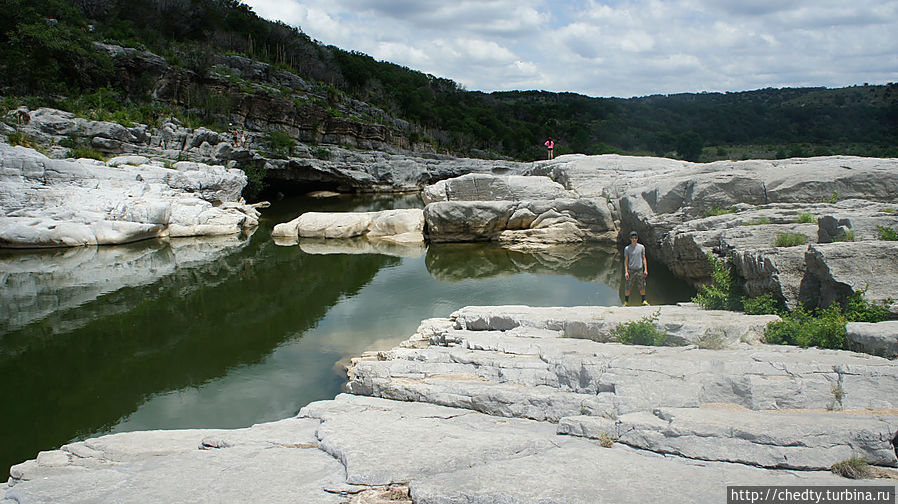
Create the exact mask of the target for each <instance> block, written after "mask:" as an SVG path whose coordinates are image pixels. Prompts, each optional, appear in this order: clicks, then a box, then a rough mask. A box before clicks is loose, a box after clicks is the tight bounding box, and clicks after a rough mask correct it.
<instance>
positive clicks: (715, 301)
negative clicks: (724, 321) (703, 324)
mask: <svg viewBox="0 0 898 504" xmlns="http://www.w3.org/2000/svg"><path fill="white" fill-rule="evenodd" d="M707 258H708V264H710V266H711V283H710V284H707V285H702V286H699V288H698V294H696V295H695V297H693V298H692V301H693V302H694V303H698V304H699V305H701V307H702V308H704V309H705V310H739V309H740V308H741V306H740V305H741V300H740V299H739V298H740V292H739V289H738V287H737V286H736V283H735V281H734V279H733V274H732V273H731V272H730V269H729V267H728V265H727V262H726V261H722V260H720V259H718V258H717V257H715V256H714V254H712V253H711V252H708V255H707Z"/></svg>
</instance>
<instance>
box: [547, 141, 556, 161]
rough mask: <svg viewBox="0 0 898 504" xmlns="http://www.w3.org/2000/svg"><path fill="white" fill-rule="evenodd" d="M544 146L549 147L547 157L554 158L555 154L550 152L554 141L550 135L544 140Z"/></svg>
mask: <svg viewBox="0 0 898 504" xmlns="http://www.w3.org/2000/svg"><path fill="white" fill-rule="evenodd" d="M546 148H547V149H549V158H548V159H555V154H554V153H553V152H552V151H553V149H555V141H554V140H552V138H551V137H550V138H549V139H548V140H546Z"/></svg>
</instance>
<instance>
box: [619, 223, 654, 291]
mask: <svg viewBox="0 0 898 504" xmlns="http://www.w3.org/2000/svg"><path fill="white" fill-rule="evenodd" d="M638 242H639V234H638V233H637V232H636V231H630V244H629V245H627V246H626V247H624V278H626V280H627V288H626V290H625V291H624V306H627V305H628V304H630V290H632V288H633V284H634V283H635V284H636V286H637V287H638V288H639V294H640V295H641V296H642V304H644V305H648V304H649V302H648V301H646V300H645V278H646V277H647V276H649V264H648V262H647V261H646V259H645V247H644V246H643V245H642V244H641V243H638Z"/></svg>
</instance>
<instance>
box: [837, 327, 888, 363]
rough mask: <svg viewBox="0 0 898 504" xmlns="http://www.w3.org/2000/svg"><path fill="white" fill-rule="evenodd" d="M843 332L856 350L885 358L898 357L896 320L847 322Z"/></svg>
mask: <svg viewBox="0 0 898 504" xmlns="http://www.w3.org/2000/svg"><path fill="white" fill-rule="evenodd" d="M845 332H846V337H847V338H848V341H849V342H850V343H849V344H850V345H851V346H852V347H853V348H855V349H857V350H858V351H861V352H864V353H868V354H872V355H879V356H881V357H885V358H887V359H894V358H896V357H898V321H894V320H893V321H887V322H877V323H875V324H874V323H869V322H849V323H847V324H845Z"/></svg>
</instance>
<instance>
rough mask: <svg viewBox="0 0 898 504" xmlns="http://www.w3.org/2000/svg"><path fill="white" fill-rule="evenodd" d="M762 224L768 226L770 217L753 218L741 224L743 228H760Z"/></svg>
mask: <svg viewBox="0 0 898 504" xmlns="http://www.w3.org/2000/svg"><path fill="white" fill-rule="evenodd" d="M763 224H770V217H755V218H754V219H752V220H750V221H748V222H746V223H743V224H742V225H743V226H761V225H763Z"/></svg>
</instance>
